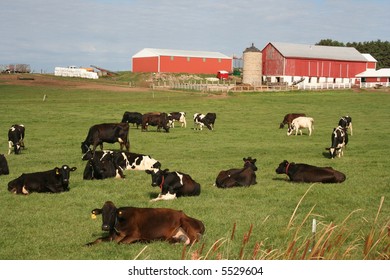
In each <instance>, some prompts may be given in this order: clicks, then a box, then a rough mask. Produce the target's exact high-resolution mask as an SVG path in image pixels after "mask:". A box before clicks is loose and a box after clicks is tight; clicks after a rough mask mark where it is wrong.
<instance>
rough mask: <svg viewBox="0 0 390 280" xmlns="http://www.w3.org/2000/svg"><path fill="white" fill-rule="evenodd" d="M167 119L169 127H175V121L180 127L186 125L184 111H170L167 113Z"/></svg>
mask: <svg viewBox="0 0 390 280" xmlns="http://www.w3.org/2000/svg"><path fill="white" fill-rule="evenodd" d="M168 120H170V121H171V127H172V128H174V127H175V122H179V123H181V127H187V121H186V113H185V112H171V113H169V114H168Z"/></svg>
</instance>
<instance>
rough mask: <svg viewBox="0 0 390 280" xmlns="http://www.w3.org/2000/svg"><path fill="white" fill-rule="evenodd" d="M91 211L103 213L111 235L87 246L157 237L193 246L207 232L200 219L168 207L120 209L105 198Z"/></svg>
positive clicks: (94, 215) (93, 215)
mask: <svg viewBox="0 0 390 280" xmlns="http://www.w3.org/2000/svg"><path fill="white" fill-rule="evenodd" d="M91 214H92V218H96V215H100V214H101V215H102V220H103V224H102V230H103V231H107V232H108V236H105V237H100V238H98V239H96V240H95V241H93V242H90V243H87V244H86V245H87V246H91V245H95V244H98V243H101V242H110V241H114V242H116V243H119V244H130V243H134V242H150V241H154V240H162V241H168V242H170V243H179V242H182V243H184V244H185V245H190V244H193V243H195V242H197V241H199V240H200V238H201V237H202V235H203V233H204V232H205V226H204V224H203V223H202V222H201V221H200V220H198V219H195V218H192V217H189V216H187V215H186V214H185V213H184V212H183V211H178V210H173V209H169V208H136V207H120V208H117V207H116V206H115V205H114V203H113V202H111V201H106V202H105V203H104V205H103V207H102V208H97V209H94V210H92V212H91Z"/></svg>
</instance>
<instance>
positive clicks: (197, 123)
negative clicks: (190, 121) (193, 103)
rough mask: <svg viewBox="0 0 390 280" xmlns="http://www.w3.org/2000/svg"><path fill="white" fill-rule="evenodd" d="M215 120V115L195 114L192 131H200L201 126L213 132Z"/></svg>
mask: <svg viewBox="0 0 390 280" xmlns="http://www.w3.org/2000/svg"><path fill="white" fill-rule="evenodd" d="M216 119H217V114H216V113H207V114H206V115H204V114H200V113H195V114H194V129H195V130H196V129H199V130H202V129H203V126H206V127H207V128H208V129H209V130H214V124H215V120H216Z"/></svg>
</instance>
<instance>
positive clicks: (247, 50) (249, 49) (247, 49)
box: [244, 43, 261, 53]
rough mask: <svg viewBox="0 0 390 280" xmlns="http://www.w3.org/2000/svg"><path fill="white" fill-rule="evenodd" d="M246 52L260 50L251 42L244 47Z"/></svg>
mask: <svg viewBox="0 0 390 280" xmlns="http://www.w3.org/2000/svg"><path fill="white" fill-rule="evenodd" d="M246 52H261V51H260V50H259V49H258V48H256V47H255V45H254V44H253V43H252V46H250V47H249V48H246V49H245V51H244V53H246Z"/></svg>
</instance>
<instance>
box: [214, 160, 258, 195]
mask: <svg viewBox="0 0 390 280" xmlns="http://www.w3.org/2000/svg"><path fill="white" fill-rule="evenodd" d="M242 160H243V161H244V167H243V168H233V169H229V170H222V171H221V172H219V174H218V176H217V179H216V180H215V185H216V186H217V187H218V188H231V187H243V186H244V187H248V186H250V185H255V184H257V182H256V173H255V171H257V167H256V159H255V158H254V159H252V158H251V157H248V158H243V159H242Z"/></svg>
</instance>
